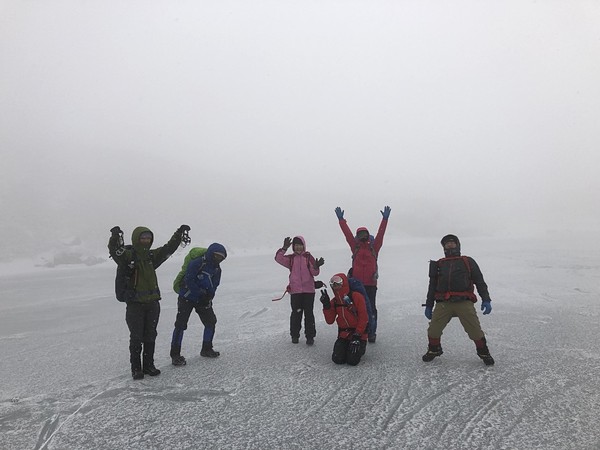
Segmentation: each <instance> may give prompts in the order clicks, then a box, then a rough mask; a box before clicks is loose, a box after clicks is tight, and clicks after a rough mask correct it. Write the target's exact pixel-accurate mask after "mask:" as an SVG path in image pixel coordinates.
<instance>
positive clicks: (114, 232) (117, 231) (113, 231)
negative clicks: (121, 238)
mask: <svg viewBox="0 0 600 450" xmlns="http://www.w3.org/2000/svg"><path fill="white" fill-rule="evenodd" d="M110 233H111V234H112V235H113V236H116V235H119V234H121V233H122V231H121V228H119V227H118V226H116V227H112V228H111V229H110Z"/></svg>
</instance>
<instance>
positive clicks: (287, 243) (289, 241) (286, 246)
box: [281, 237, 292, 250]
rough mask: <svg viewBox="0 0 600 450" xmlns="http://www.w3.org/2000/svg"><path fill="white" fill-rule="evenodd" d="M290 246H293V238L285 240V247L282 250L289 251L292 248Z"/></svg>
mask: <svg viewBox="0 0 600 450" xmlns="http://www.w3.org/2000/svg"><path fill="white" fill-rule="evenodd" d="M290 245H292V238H290V237H286V238H285V239H284V240H283V247H281V248H282V249H284V250H287V249H288V248H290Z"/></svg>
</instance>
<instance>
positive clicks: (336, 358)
mask: <svg viewBox="0 0 600 450" xmlns="http://www.w3.org/2000/svg"><path fill="white" fill-rule="evenodd" d="M347 350H348V341H347V340H346V339H342V338H338V339H337V340H336V341H335V344H333V354H332V355H331V360H332V361H333V362H334V363H336V364H345V363H346V353H347Z"/></svg>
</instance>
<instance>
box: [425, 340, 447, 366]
mask: <svg viewBox="0 0 600 450" xmlns="http://www.w3.org/2000/svg"><path fill="white" fill-rule="evenodd" d="M443 353H444V351H443V350H442V346H441V345H431V344H429V347H428V349H427V353H425V354H424V355H423V361H425V362H430V361H433V360H434V358H435V357H436V356H441V355H442V354H443Z"/></svg>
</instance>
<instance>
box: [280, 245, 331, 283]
mask: <svg viewBox="0 0 600 450" xmlns="http://www.w3.org/2000/svg"><path fill="white" fill-rule="evenodd" d="M296 238H298V239H300V240H301V241H302V243H303V244H304V251H303V252H302V253H300V254H299V255H298V254H296V253H291V254H290V255H286V254H285V252H286V251H285V250H284V249H283V248H280V249H279V250H277V253H275V261H277V262H278V263H279V264H281V265H282V266H283V267H287V268H288V269H289V270H290V284H289V285H288V292H289V293H290V294H305V293H311V294H312V293H314V292H315V277H316V276H317V275H319V272H320V271H319V268H318V267H315V258H314V257H313V255H311V254H310V253H308V252H307V251H306V242H305V241H304V238H303V237H302V236H296V237H294V239H296Z"/></svg>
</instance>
